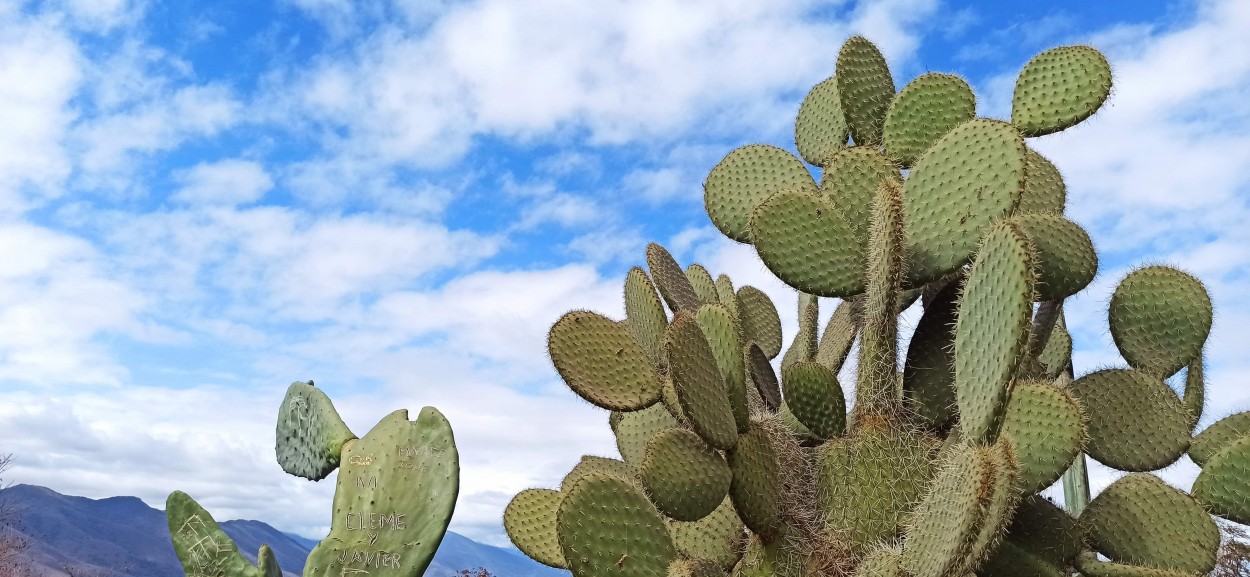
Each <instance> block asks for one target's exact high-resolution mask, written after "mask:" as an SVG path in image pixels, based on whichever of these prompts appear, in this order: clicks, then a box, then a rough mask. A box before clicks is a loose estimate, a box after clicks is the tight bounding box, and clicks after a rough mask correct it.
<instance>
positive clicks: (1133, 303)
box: [1107, 266, 1212, 377]
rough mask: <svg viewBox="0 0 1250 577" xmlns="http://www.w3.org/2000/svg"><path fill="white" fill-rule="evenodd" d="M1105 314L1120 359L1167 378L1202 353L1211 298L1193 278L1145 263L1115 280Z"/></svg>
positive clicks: (1210, 312)
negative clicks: (1120, 279) (1143, 265)
mask: <svg viewBox="0 0 1250 577" xmlns="http://www.w3.org/2000/svg"><path fill="white" fill-rule="evenodd" d="M1107 316H1108V321H1109V323H1110V325H1111V336H1112V338H1114V339H1115V345H1116V347H1117V348H1119V349H1120V355H1121V356H1123V357H1124V360H1126V361H1128V364H1129V365H1131V366H1133V367H1134V368H1138V369H1142V370H1145V371H1149V372H1151V373H1154V374H1156V375H1159V376H1160V377H1168V376H1170V375H1172V374H1173V373H1175V372H1176V371H1178V370H1180V369H1181V367H1183V366H1185V365H1186V364H1188V363H1189V361H1190V360H1191V359H1193V358H1194V357H1196V356H1198V354H1199V353H1201V352H1202V345H1203V343H1205V342H1206V340H1207V335H1208V334H1210V332H1211V320H1212V311H1211V298H1210V297H1209V296H1207V290H1206V288H1204V287H1203V286H1202V282H1201V281H1199V280H1198V279H1196V278H1194V277H1192V276H1190V275H1188V274H1186V273H1184V272H1181V271H1179V270H1176V269H1174V268H1170V267H1164V266H1148V267H1145V268H1140V269H1137V270H1135V271H1133V272H1132V273H1129V275H1128V276H1126V277H1124V280H1122V281H1120V285H1119V286H1117V287H1116V289H1115V293H1114V294H1112V295H1111V306H1110V307H1109V308H1108V311H1107Z"/></svg>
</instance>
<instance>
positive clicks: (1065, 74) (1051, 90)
mask: <svg viewBox="0 0 1250 577" xmlns="http://www.w3.org/2000/svg"><path fill="white" fill-rule="evenodd" d="M1110 93H1111V65H1110V64H1108V63H1107V59H1106V58H1105V57H1104V56H1103V55H1102V53H1101V52H1099V51H1097V50H1095V49H1094V48H1091V47H1089V46H1061V47H1059V48H1051V49H1050V50H1047V51H1045V52H1042V53H1041V54H1038V55H1037V56H1034V57H1033V59H1032V60H1029V63H1028V64H1025V65H1024V69H1023V70H1021V71H1020V76H1018V77H1017V78H1016V90H1015V93H1014V95H1013V96H1012V99H1011V123H1012V124H1014V125H1015V126H1016V127H1017V128H1019V129H1020V132H1021V133H1022V134H1024V135H1025V136H1041V135H1043V134H1051V133H1053V132H1059V131H1060V130H1063V129H1065V128H1068V127H1069V126H1074V125H1076V124H1077V123H1079V122H1080V121H1082V120H1085V119H1086V118H1089V117H1090V115H1092V114H1093V113H1094V112H1096V111H1097V110H1098V107H1100V106H1102V103H1103V102H1104V101H1106V100H1107V95H1108V94H1110Z"/></svg>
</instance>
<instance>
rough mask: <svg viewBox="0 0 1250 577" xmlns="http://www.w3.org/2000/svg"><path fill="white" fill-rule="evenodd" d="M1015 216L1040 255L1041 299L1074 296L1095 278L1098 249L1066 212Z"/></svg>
mask: <svg viewBox="0 0 1250 577" xmlns="http://www.w3.org/2000/svg"><path fill="white" fill-rule="evenodd" d="M1011 220H1012V222H1014V223H1016V224H1018V225H1019V226H1020V229H1021V230H1023V231H1024V233H1025V234H1026V235H1028V237H1029V242H1030V243H1031V244H1032V246H1033V250H1034V251H1035V255H1036V257H1037V258H1036V259H1035V261H1034V267H1035V269H1034V270H1035V272H1036V273H1037V284H1036V285H1035V287H1034V288H1035V290H1036V291H1037V296H1036V297H1035V298H1037V300H1039V301H1050V300H1058V299H1062V298H1065V297H1069V296H1072V295H1074V294H1076V293H1078V292H1080V291H1081V289H1084V288H1085V287H1086V286H1087V285H1089V283H1090V281H1092V280H1094V275H1095V274H1097V273H1098V253H1096V252H1094V244H1093V242H1092V241H1090V239H1089V235H1088V234H1086V232H1085V229H1083V228H1081V226H1080V225H1079V224H1076V223H1075V222H1072V221H1070V220H1068V219H1066V218H1063V217H1062V216H1058V215H1054V214H1046V213H1036V212H1035V213H1029V214H1020V215H1016V216H1014V217H1012V219H1011Z"/></svg>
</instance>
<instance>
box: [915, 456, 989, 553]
mask: <svg viewBox="0 0 1250 577" xmlns="http://www.w3.org/2000/svg"><path fill="white" fill-rule="evenodd" d="M994 480H995V472H994V465H993V463H992V462H991V460H990V457H989V452H988V451H986V450H985V449H983V448H979V447H973V446H970V445H960V446H956V447H953V448H952V450H951V451H950V452H949V453H948V457H947V461H946V462H945V463H944V464H943V465H942V467H941V468H939V469H938V472H937V475H936V476H935V477H934V479H933V485H932V486H930V487H929V490H928V492H927V493H926V494H925V497H924V500H922V501H921V502H920V504H919V505H918V506H917V507H916V511H915V513H914V515H913V516H912V518H911V520H910V527H908V530H907V540H906V541H905V542H904V544H903V568H904V569H906V571H907V573H908V574H909V575H911V576H913V577H949V576H951V575H962V574H964V573H965V572H967V571H968V570H969V569H971V568H972V565H973V564H974V563H976V562H977V559H975V558H974V557H973V551H972V548H973V545H974V542H975V540H976V538H977V535H978V533H979V532H980V529H981V526H982V525H983V523H984V521H985V519H986V517H987V515H988V510H989V507H990V501H991V496H992V495H993V493H994Z"/></svg>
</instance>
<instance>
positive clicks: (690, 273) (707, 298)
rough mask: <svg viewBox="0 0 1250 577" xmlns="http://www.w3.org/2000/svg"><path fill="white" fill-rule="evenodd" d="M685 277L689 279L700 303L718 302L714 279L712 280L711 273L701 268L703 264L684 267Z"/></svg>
mask: <svg viewBox="0 0 1250 577" xmlns="http://www.w3.org/2000/svg"><path fill="white" fill-rule="evenodd" d="M686 279H687V280H689V281H690V286H691V287H692V288H694V294H695V296H697V297H699V302H700V303H703V304H707V303H718V302H720V296H719V295H717V294H716V281H714V280H712V273H710V272H708V271H707V269H706V268H703V265H700V264H692V265H690V266H688V267H686Z"/></svg>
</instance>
